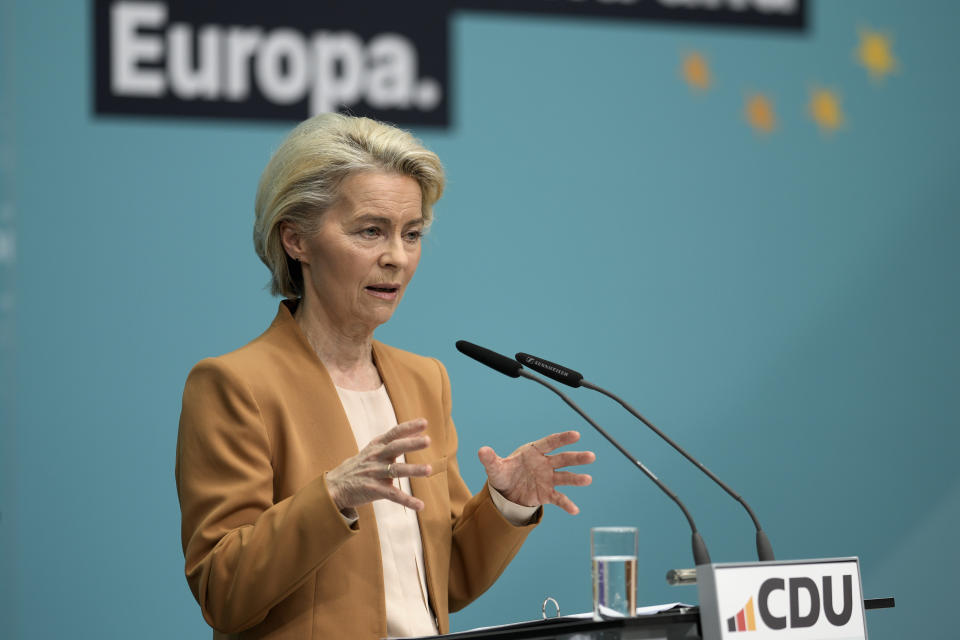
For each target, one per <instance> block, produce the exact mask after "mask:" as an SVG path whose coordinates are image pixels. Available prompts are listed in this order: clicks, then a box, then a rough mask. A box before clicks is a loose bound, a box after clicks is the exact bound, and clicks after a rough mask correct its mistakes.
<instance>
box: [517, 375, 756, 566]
mask: <svg viewBox="0 0 960 640" xmlns="http://www.w3.org/2000/svg"><path fill="white" fill-rule="evenodd" d="M517 373H518V375H519V376H521V377H524V378H526V379H528V380H533V381H534V382H536V383H538V384H541V385H543V386H545V387H546V388H547V389H550V391H553V392H554V393H555V394H557V395H558V396H560V399H561V400H563V401H564V402H566V403H567V405H569V406H570V408H571V409H573V410H574V411H576V412H577V413H578V414H580V417H581V418H583V419H584V420H586V421H587V422H588V423H590V426H591V427H593V428H594V429H596V430H597V431H598V432H599V433H600V435H602V436H603V437H604V438H606V439H607V441H608V442H609V443H610V444H612V445H613V446H614V447H616V449H617V450H618V451H619V452H620V453H622V454H623V455H624V456H625V457H626V458H627V460H629V461H630V462H632V463H633V464H634V465H635V466H636V467H637V468H638V469H640V471H642V472H643V473H644V475H646V476H647V477H648V478H650V480H652V481H653V483H654V484H656V485H657V486H658V487H659V488H660V490H661V491H663V493H665V494H666V495H667V497H669V498H670V499H671V500H673V501H674V502H675V503H677V506H678V507H680V510H681V511H683V515H684V516H686V518H687V522H688V523H689V524H690V530H691V531H692V532H693V558H694V561H695V562H696V563H697V564H698V565H701V564H710V553H709V552H708V551H707V545H706V543H704V541H703V538H702V537H701V536H700V532H699V531H697V525H696V524H695V523H694V522H693V516H691V515H690V512H689V511H687V508H686V507H685V506H684V504H683V503H682V502H680V499H679V498H678V497H677V495H676V494H675V493H674V492H673V491H671V490H670V489H668V488H667V486H666V485H665V484H663V483H662V482H661V481H660V479H659V478H658V477H657V476H656V475H655V474H654V473H653V472H652V471H650V469H648V468H647V467H646V465H644V464H643V463H642V462H640V461H639V460H637V459H636V458H634V457H633V456H632V455H630V453H629V452H628V451H627V450H626V449H624V448H623V446H622V445H621V444H620V443H619V442H617V441H616V440H615V439H614V438H613V437H612V436H611V435H610V434H609V433H607V432H606V431H605V430H604V429H603V427H601V426H600V425H598V424H597V423H596V422H594V421H593V419H592V418H591V417H590V416H588V415H587V414H586V413H585V412H584V411H583V409H581V408H580V407H579V406H577V404H576V403H575V402H574V401H573V400H571V399H570V398H568V397H567V395H566V394H565V393H563V392H562V391H560V389H557V388H556V387H555V386H553V385H552V384H550V383H549V382H546V381H545V380H541V379H540V378H538V377H537V376H534V375H532V374H530V373H527V372H526V371H525V370H523V369H520V370H519V371H518V372H517ZM581 384H584V386H586V383H585V382H583V383H581ZM591 388H594V387H591ZM635 415H637V414H635ZM641 419H642V418H641ZM644 422H645V423H646V420H644ZM648 426H649V425H648ZM708 473H709V472H708ZM748 508H749V507H748ZM751 515H752V512H751ZM768 544H769V543H768Z"/></svg>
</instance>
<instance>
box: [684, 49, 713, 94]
mask: <svg viewBox="0 0 960 640" xmlns="http://www.w3.org/2000/svg"><path fill="white" fill-rule="evenodd" d="M683 79H684V80H686V81H687V84H688V85H690V88H692V89H696V90H698V91H706V90H707V89H709V88H710V84H711V82H712V78H711V77H710V66H709V65H708V64H707V60H706V58H704V57H703V56H702V55H701V54H699V53H697V52H696V51H694V52H692V53H688V54H687V55H686V56H684V58H683Z"/></svg>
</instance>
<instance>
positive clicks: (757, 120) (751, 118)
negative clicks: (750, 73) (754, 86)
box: [744, 93, 777, 134]
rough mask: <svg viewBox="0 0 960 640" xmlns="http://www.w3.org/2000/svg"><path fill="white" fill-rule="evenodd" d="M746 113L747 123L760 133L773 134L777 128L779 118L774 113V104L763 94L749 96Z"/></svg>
mask: <svg viewBox="0 0 960 640" xmlns="http://www.w3.org/2000/svg"><path fill="white" fill-rule="evenodd" d="M744 113H745V115H746V117H747V122H748V123H750V126H751V127H753V130H754V131H756V132H758V133H763V134H768V133H772V132H773V130H774V129H776V128H777V116H776V114H775V113H774V111H773V103H772V102H771V101H770V99H769V98H768V97H767V96H765V95H763V94H762V93H754V94H751V95H749V96H747V104H746V107H745V109H744Z"/></svg>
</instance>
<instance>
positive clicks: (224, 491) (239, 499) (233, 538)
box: [175, 359, 356, 633]
mask: <svg viewBox="0 0 960 640" xmlns="http://www.w3.org/2000/svg"><path fill="white" fill-rule="evenodd" d="M175 474H176V481H177V493H178V495H179V498H180V510H181V517H182V522H181V538H182V543H183V550H184V557H185V560H186V562H185V572H186V577H187V582H188V583H189V585H190V588H191V590H192V591H193V595H194V597H195V598H196V599H197V602H198V603H199V604H200V608H201V610H202V611H203V616H204V618H205V619H206V620H207V622H208V623H209V624H210V626H212V627H213V628H214V629H217V630H218V631H221V632H223V633H235V632H237V631H241V630H243V629H246V628H249V627H251V626H253V625H255V624H257V623H259V622H260V621H262V620H263V619H264V618H265V617H266V615H267V613H268V612H269V611H270V609H271V608H272V607H273V606H274V605H276V604H277V603H278V602H280V601H281V600H283V599H284V598H285V597H286V596H287V595H289V594H290V593H291V592H293V591H294V590H295V589H296V588H297V587H299V586H300V585H301V584H302V583H303V582H304V581H305V580H306V579H307V578H308V577H309V576H310V575H312V574H313V572H314V571H316V569H317V568H318V567H320V566H321V565H322V564H323V563H324V562H325V561H326V560H327V559H328V558H329V557H330V556H331V555H332V554H333V553H335V552H336V551H337V549H338V548H340V546H341V545H343V543H344V542H345V541H346V540H348V539H349V538H350V537H351V536H353V535H355V533H356V531H355V528H351V527H350V526H349V525H347V524H346V522H345V521H344V519H343V518H342V517H341V515H340V512H339V510H338V509H337V508H336V505H335V504H334V503H333V499H332V498H331V497H330V493H329V491H328V490H327V486H326V481H325V476H324V475H321V476H318V477H317V478H316V479H315V480H313V481H311V482H309V483H308V484H306V485H305V486H303V487H302V488H301V489H300V490H299V491H297V492H296V493H294V494H293V495H292V496H289V497H287V498H285V499H284V500H282V501H279V502H277V503H276V504H274V490H273V476H274V473H273V466H272V463H271V455H270V442H269V437H268V432H267V430H266V428H265V426H264V423H263V420H262V418H261V415H260V410H259V408H258V405H257V402H256V399H255V397H254V395H253V394H252V392H251V391H250V388H249V386H248V385H247V384H246V383H245V382H244V381H243V379H242V377H241V376H239V375H237V374H236V373H235V372H232V371H230V369H229V367H228V366H227V365H226V364H224V363H223V362H221V361H220V360H219V359H208V360H204V361H201V362H200V363H199V364H197V366H195V367H194V368H193V370H192V371H191V372H190V375H189V377H188V378H187V382H186V386H185V388H184V392H183V409H182V412H181V414H180V430H179V435H178V438H177V461H176V470H175Z"/></svg>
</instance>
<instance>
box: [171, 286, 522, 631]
mask: <svg viewBox="0 0 960 640" xmlns="http://www.w3.org/2000/svg"><path fill="white" fill-rule="evenodd" d="M295 304H296V303H295V302H290V301H285V302H283V303H281V305H280V309H279V312H278V313H277V316H276V318H275V319H274V321H273V324H271V325H270V328H269V329H267V331H266V332H265V333H263V335H261V336H260V337H259V338H257V339H256V340H254V341H253V342H251V343H250V344H248V345H246V346H245V347H242V348H241V349H238V350H237V351H234V352H232V353H228V354H226V355H223V356H220V357H217V358H209V359H206V360H203V361H201V362H200V363H198V364H197V365H196V366H195V367H194V368H193V370H192V371H191V372H190V375H189V377H188V378H187V382H186V387H185V388H184V392H183V411H182V413H181V415H180V432H179V437H178V440H177V463H176V479H177V491H178V493H179V496H180V510H181V516H182V526H181V534H182V541H183V549H184V556H185V559H186V576H187V582H188V583H189V584H190V588H191V589H192V590H193V595H194V596H195V597H196V599H197V602H198V603H199V604H200V608H201V610H202V612H203V616H204V618H205V619H206V620H207V622H208V623H209V624H210V625H211V626H212V627H213V628H214V629H215V632H214V637H215V638H216V637H224V636H222V635H221V633H222V634H228V636H227V637H235V638H298V639H301V638H352V639H358V640H362V639H373V638H382V637H384V636H386V613H385V605H384V595H383V574H382V569H381V560H380V544H379V540H378V538H377V527H376V522H375V520H374V515H373V508H372V506H371V505H369V504H368V505H364V506H362V507H360V508H359V509H358V511H359V514H360V519H359V521H358V522H357V523H356V524H355V525H354V527H353V528H351V527H349V526H347V525H346V524H344V520H343V518H342V517H341V515H340V512H339V511H338V510H337V508H336V506H335V505H334V503H333V501H332V500H331V498H330V494H329V492H328V491H327V487H326V485H325V472H326V471H327V470H330V469H332V468H334V467H336V466H337V465H338V464H340V462H342V461H343V460H345V459H346V458H348V457H350V456H352V455H355V454H356V453H357V445H356V442H355V440H354V437H353V432H352V431H351V428H350V425H349V422H348V421H347V418H346V415H345V414H344V412H343V408H342V406H341V404H340V400H339V398H338V396H337V392H336V389H335V387H334V385H333V382H332V380H331V379H330V376H329V375H328V374H327V371H326V369H325V368H324V367H323V365H322V364H321V362H320V360H319V358H317V356H316V354H315V353H314V351H313V349H312V348H311V346H310V345H309V343H308V342H307V340H306V338H305V337H304V335H303V333H302V332H301V331H300V328H299V326H298V325H297V323H296V321H295V320H294V319H293V316H292V309H294V308H295ZM374 360H375V363H376V366H377V369H378V370H379V372H380V376H381V378H382V379H383V381H384V384H385V385H386V388H387V392H388V393H389V395H390V399H391V402H392V403H393V408H394V411H395V412H396V414H397V419H398V420H399V421H400V422H404V421H407V420H411V419H413V418H417V417H425V418H426V419H427V420H428V422H429V425H428V429H427V433H428V434H429V435H430V439H431V446H430V447H429V448H427V449H425V450H423V451H417V452H414V453H410V454H408V455H407V460H408V462H411V463H424V462H429V463H430V464H431V465H432V467H433V475H431V476H430V477H428V478H412V479H411V481H410V484H411V488H412V491H413V493H414V495H416V496H417V497H419V498H421V499H422V500H423V501H424V503H425V504H426V507H425V508H424V510H423V511H422V512H420V514H419V522H420V535H421V537H422V538H423V556H424V563H425V565H426V574H427V575H426V582H427V589H428V591H429V597H430V604H431V606H432V607H433V611H434V613H435V614H436V616H437V622H438V625H439V628H440V631H441V633H447V632H448V630H449V621H448V615H449V612H450V611H457V610H459V609H461V608H463V607H464V606H466V605H467V604H468V603H470V602H471V601H472V600H474V599H475V598H477V597H478V596H479V595H480V594H482V593H483V592H484V591H485V590H486V589H487V588H489V587H490V585H491V584H493V582H494V580H496V579H497V577H498V576H499V575H500V574H501V573H502V572H503V570H504V568H505V567H506V566H507V564H508V563H509V562H510V560H512V559H513V556H514V555H515V554H516V553H517V551H518V550H519V548H520V545H521V544H522V543H523V541H524V539H525V538H526V536H527V534H528V533H529V532H530V530H531V528H532V527H533V525H534V524H536V522H534V523H533V524H531V525H529V526H525V527H514V526H512V525H510V524H509V523H508V522H507V521H506V520H505V519H504V518H503V516H502V515H501V514H500V512H499V511H498V510H497V508H496V507H495V506H494V504H493V502H492V501H491V499H490V496H489V492H488V490H487V488H486V487H484V488H483V489H482V490H481V491H480V492H479V493H478V494H477V495H475V496H471V494H470V492H469V490H468V489H467V487H466V485H465V484H464V482H463V480H462V478H461V477H460V473H459V471H458V467H457V459H456V451H457V434H456V431H455V429H454V426H453V421H452V420H451V418H450V384H449V380H448V379H447V374H446V371H445V369H444V368H443V365H441V364H440V362H438V361H437V360H434V359H431V358H424V357H421V356H417V355H414V354H411V353H407V352H405V351H400V350H399V349H394V348H392V347H388V346H386V345H384V344H381V343H379V342H375V343H374ZM539 518H540V513H538V515H537V518H536V519H535V520H536V521H539Z"/></svg>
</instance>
